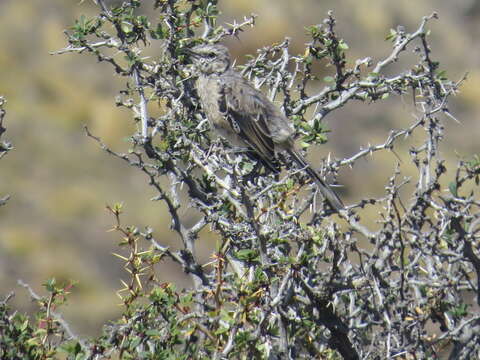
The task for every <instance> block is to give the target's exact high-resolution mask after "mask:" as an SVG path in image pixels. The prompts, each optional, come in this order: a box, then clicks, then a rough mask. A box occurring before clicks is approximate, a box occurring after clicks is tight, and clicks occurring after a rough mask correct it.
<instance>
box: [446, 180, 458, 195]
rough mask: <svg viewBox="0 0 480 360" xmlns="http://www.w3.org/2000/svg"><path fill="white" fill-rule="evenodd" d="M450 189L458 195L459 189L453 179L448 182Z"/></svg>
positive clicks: (453, 193)
mask: <svg viewBox="0 0 480 360" xmlns="http://www.w3.org/2000/svg"><path fill="white" fill-rule="evenodd" d="M448 189H449V190H450V193H451V194H452V195H453V196H455V197H458V192H457V191H458V189H457V184H456V183H454V182H453V181H452V182H451V183H450V184H448Z"/></svg>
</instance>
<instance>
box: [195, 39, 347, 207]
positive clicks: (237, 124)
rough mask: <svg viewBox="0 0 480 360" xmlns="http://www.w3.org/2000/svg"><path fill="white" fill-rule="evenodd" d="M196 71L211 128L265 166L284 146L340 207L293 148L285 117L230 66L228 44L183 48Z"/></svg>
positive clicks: (272, 165) (336, 204) (335, 204)
mask: <svg viewBox="0 0 480 360" xmlns="http://www.w3.org/2000/svg"><path fill="white" fill-rule="evenodd" d="M188 53H189V54H190V56H191V58H192V60H193V63H194V65H195V67H196V68H197V70H198V71H199V76H198V79H197V81H196V84H195V86H196V89H197V93H198V96H199V98H200V102H201V105H202V109H203V111H204V112H205V113H206V115H207V118H208V120H209V122H210V124H211V126H212V128H213V129H215V130H216V131H217V133H218V134H219V135H220V136H222V137H224V138H225V139H226V140H227V141H229V142H230V143H231V144H232V145H234V146H239V147H249V148H251V149H252V150H253V151H255V153H256V155H257V156H258V157H259V158H260V159H261V161H262V162H263V163H264V164H266V165H267V166H268V167H269V168H271V169H275V168H276V165H275V158H276V153H277V152H279V151H286V152H288V153H289V154H290V156H291V157H292V158H293V160H294V161H295V162H296V163H297V164H298V166H300V167H301V168H304V169H305V171H306V172H307V173H308V175H309V176H310V177H311V178H312V180H314V181H315V183H316V184H317V186H318V189H319V190H320V192H321V193H322V195H323V196H324V197H325V199H326V200H327V202H328V203H329V204H330V206H331V207H332V208H333V209H334V210H335V211H337V212H338V211H340V210H343V209H344V205H343V203H342V201H341V200H340V198H339V197H338V195H337V194H336V193H335V192H334V191H333V190H332V189H331V188H330V187H329V186H328V185H327V184H326V183H325V182H324V181H323V179H322V178H321V177H320V175H319V174H318V173H317V172H316V171H315V170H314V169H313V168H312V166H311V165H310V164H309V163H308V162H307V161H306V160H305V159H304V158H303V156H302V155H301V154H300V153H299V152H298V151H297V150H296V149H295V146H294V140H293V139H294V134H295V129H294V128H293V126H292V124H291V122H290V121H289V119H288V118H287V117H286V116H285V115H283V114H282V112H281V111H280V110H279V109H278V108H277V107H276V106H275V105H274V104H273V103H272V102H271V101H270V100H269V99H268V98H267V97H266V96H265V95H264V94H263V93H262V92H260V91H259V90H257V89H255V88H254V87H253V86H252V85H250V83H249V82H248V81H247V80H245V79H244V78H243V77H242V76H241V75H240V74H239V73H237V72H235V71H234V70H233V69H232V68H231V59H230V54H229V52H228V49H227V48H226V47H225V46H223V45H212V44H204V45H198V46H195V47H194V48H192V49H189V50H188Z"/></svg>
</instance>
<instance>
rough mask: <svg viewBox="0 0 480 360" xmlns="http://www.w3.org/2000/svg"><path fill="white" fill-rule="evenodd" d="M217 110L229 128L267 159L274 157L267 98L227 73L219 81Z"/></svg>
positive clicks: (269, 104)
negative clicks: (218, 105)
mask: <svg viewBox="0 0 480 360" xmlns="http://www.w3.org/2000/svg"><path fill="white" fill-rule="evenodd" d="M220 86H221V96H220V111H222V112H223V113H224V116H225V118H226V119H227V120H228V122H229V123H230V126H231V127H232V129H233V130H234V131H235V132H236V133H237V134H238V135H239V136H240V137H242V138H243V139H244V141H245V142H246V143H247V144H248V145H250V147H251V148H252V149H253V150H254V151H255V152H256V153H257V154H258V155H259V156H260V157H261V158H262V160H263V161H266V162H267V163H269V162H271V161H272V160H273V159H274V157H275V143H274V141H273V139H272V136H271V133H270V130H269V128H268V122H267V121H268V116H269V110H270V109H269V106H271V103H269V100H268V99H267V98H266V97H265V95H263V94H262V93H261V92H260V91H258V90H256V89H255V88H253V87H252V86H251V85H250V84H248V82H246V81H245V80H244V79H243V78H242V77H241V76H239V75H236V74H234V75H232V76H226V77H225V78H224V79H223V81H222V82H221V84H220Z"/></svg>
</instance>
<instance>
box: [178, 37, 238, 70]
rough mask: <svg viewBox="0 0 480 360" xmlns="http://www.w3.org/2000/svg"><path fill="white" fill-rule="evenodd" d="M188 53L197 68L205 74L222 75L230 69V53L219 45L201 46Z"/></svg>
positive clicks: (188, 50) (189, 50)
mask: <svg viewBox="0 0 480 360" xmlns="http://www.w3.org/2000/svg"><path fill="white" fill-rule="evenodd" d="M186 52H187V53H188V54H189V55H190V58H191V60H192V62H193V64H194V65H195V67H196V68H197V69H198V70H199V71H200V72H201V73H203V74H213V73H215V74H221V73H223V72H225V71H227V70H228V69H229V68H230V62H231V60H230V53H229V52H228V49H227V48H226V47H225V46H223V45H219V44H201V45H197V46H195V47H193V48H191V49H187V50H186Z"/></svg>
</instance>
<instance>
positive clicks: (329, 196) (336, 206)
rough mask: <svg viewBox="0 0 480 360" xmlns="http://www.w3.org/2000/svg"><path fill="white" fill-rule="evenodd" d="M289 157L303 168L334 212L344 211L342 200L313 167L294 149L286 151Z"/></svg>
mask: <svg viewBox="0 0 480 360" xmlns="http://www.w3.org/2000/svg"><path fill="white" fill-rule="evenodd" d="M288 153H289V154H290V156H291V157H292V158H293V160H295V162H296V163H297V164H298V166H300V167H301V168H304V169H305V171H306V172H307V174H308V175H309V176H310V177H311V178H312V180H314V181H315V183H316V184H317V186H318V189H319V190H320V192H321V193H322V195H323V197H324V198H325V199H326V200H327V202H328V204H329V205H330V206H331V207H332V208H333V210H335V211H336V212H340V210H344V209H345V205H343V202H342V200H341V199H340V197H339V196H338V195H337V194H336V193H335V191H333V189H332V188H331V187H330V186H328V185H327V184H326V183H325V181H323V179H322V178H321V177H320V175H319V174H318V173H317V172H316V171H315V170H314V169H313V167H312V166H311V165H310V164H309V163H308V162H307V160H305V158H304V157H303V156H302V155H301V154H299V153H298V152H297V151H295V150H294V149H291V150H288Z"/></svg>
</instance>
